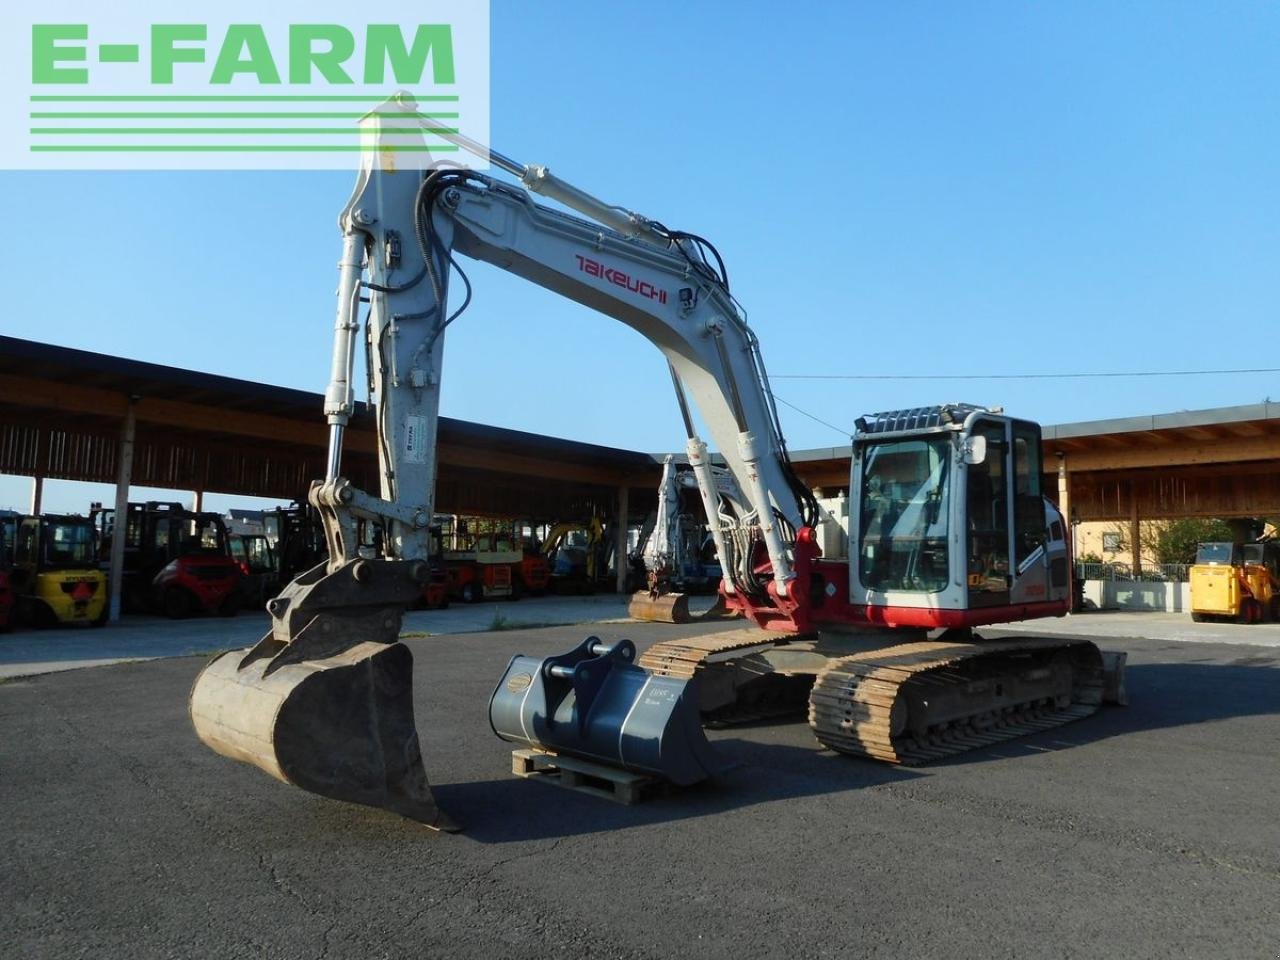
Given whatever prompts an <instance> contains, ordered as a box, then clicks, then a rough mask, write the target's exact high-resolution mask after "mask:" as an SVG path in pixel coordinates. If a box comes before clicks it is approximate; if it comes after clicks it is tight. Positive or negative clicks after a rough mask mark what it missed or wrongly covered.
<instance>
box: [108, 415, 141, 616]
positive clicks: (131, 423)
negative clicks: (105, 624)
mask: <svg viewBox="0 0 1280 960" xmlns="http://www.w3.org/2000/svg"><path fill="white" fill-rule="evenodd" d="M134 403H135V398H134V397H130V398H129V406H128V407H127V408H125V414H124V424H123V425H122V426H121V427H120V447H119V449H118V450H117V451H116V503H115V511H116V512H115V514H114V515H113V524H114V525H113V527H112V531H111V579H110V594H109V600H108V603H109V604H110V607H109V613H108V619H110V621H111V622H112V623H116V622H118V621H119V620H120V589H121V585H122V584H123V583H124V541H125V532H126V531H127V530H128V528H129V483H130V481H131V480H132V479H133V435H134V430H135V428H136V426H137V424H136V420H135V417H134Z"/></svg>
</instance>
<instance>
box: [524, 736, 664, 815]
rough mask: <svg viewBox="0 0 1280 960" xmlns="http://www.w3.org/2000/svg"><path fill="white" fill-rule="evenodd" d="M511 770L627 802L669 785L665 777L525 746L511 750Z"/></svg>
mask: <svg viewBox="0 0 1280 960" xmlns="http://www.w3.org/2000/svg"><path fill="white" fill-rule="evenodd" d="M511 772H512V773H514V774H515V775H516V776H517V777H523V778H525V779H526V780H541V781H542V782H544V783H553V784H555V785H556V786H560V787H565V788H566V789H569V790H576V791H578V792H579V793H587V794H590V795H591V796H593V797H603V798H604V799H606V800H612V801H613V802H614V803H624V804H628V805H630V804H633V803H640V802H641V801H642V800H645V799H647V798H648V797H651V796H653V795H654V794H655V793H657V792H659V791H660V790H661V789H662V788H663V787H664V786H665V785H666V784H665V782H664V781H663V780H660V779H658V778H657V777H651V776H648V775H646V774H643V773H631V772H629V771H627V770H618V769H616V768H614V767H606V766H604V765H603V764H599V763H592V762H591V761H590V760H579V759H578V758H577V757H566V756H561V755H560V754H556V753H551V752H549V751H544V750H528V749H524V748H522V749H519V750H512V751H511Z"/></svg>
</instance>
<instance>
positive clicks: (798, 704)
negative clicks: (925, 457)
mask: <svg viewBox="0 0 1280 960" xmlns="http://www.w3.org/2000/svg"><path fill="white" fill-rule="evenodd" d="M921 633H922V634H923V632H921ZM1123 659H1124V657H1123V654H1104V653H1102V652H1101V651H1099V650H1098V648H1097V647H1096V646H1095V645H1094V644H1092V643H1090V642H1088V641H1063V640H1057V639H1050V638H1043V637H1024V638H1016V639H999V640H975V641H973V642H949V641H947V640H946V639H940V640H933V641H930V640H928V639H926V638H924V637H923V635H922V636H921V638H920V639H917V640H913V641H907V642H903V639H902V637H901V636H900V631H893V633H892V635H890V634H889V632H888V631H874V630H869V631H861V632H858V633H821V634H820V633H811V634H781V633H774V634H769V633H762V632H761V631H759V630H751V629H747V630H733V631H727V632H724V633H714V634H707V635H704V636H701V637H696V638H691V639H687V640H673V641H667V642H663V643H658V644H655V645H654V646H652V647H650V648H649V649H648V650H646V651H645V653H644V654H643V655H642V656H641V657H640V659H639V661H638V662H639V664H640V666H642V667H645V668H646V669H648V670H650V671H652V672H653V673H654V674H655V675H656V676H663V677H679V678H683V679H686V680H690V681H696V683H697V689H698V691H699V706H700V708H701V711H702V715H703V719H704V722H706V723H707V724H708V725H727V724H733V723H745V722H752V721H758V720H765V719H771V718H781V717H788V716H790V717H800V716H804V715H805V714H806V712H807V715H808V719H809V726H810V728H811V729H812V730H813V733H814V736H816V737H817V738H818V740H819V741H820V742H821V743H823V744H824V745H825V746H827V747H830V748H831V749H832V750H835V751H837V752H839V753H846V754H853V755H856V756H863V757H868V758H871V759H875V760H884V761H888V762H890V763H899V764H919V763H926V762H928V761H930V760H937V759H940V758H942V757H945V756H950V755H952V754H956V753H962V752H964V751H966V750H973V749H977V748H979V747H983V746H987V745H989V744H992V743H996V742H999V741H1001V740H1008V739H1012V738H1014V737H1019V736H1025V735H1028V734H1031V733H1035V732H1037V731H1039V730H1044V729H1048V728H1050V727H1054V726H1058V725H1060V724H1063V723H1068V722H1070V721H1072V720H1078V719H1080V718H1082V717H1086V716H1088V715H1089V714H1091V713H1093V712H1094V711H1096V710H1097V709H1098V707H1099V706H1100V705H1101V704H1102V703H1103V702H1106V701H1108V700H1110V701H1111V702H1123V697H1124V691H1123V670H1124V662H1123Z"/></svg>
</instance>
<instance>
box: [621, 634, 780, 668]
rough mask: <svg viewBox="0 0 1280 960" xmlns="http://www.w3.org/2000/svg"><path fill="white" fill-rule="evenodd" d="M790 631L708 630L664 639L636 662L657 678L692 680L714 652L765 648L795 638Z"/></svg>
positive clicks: (715, 653) (714, 654)
mask: <svg viewBox="0 0 1280 960" xmlns="http://www.w3.org/2000/svg"><path fill="white" fill-rule="evenodd" d="M796 636H797V635H796V634H793V633H769V632H768V631H762V630H755V629H746V630H728V631H725V632H724V633H708V634H704V635H703V636H701V637H689V638H687V639H684V640H666V641H664V642H662V643H655V644H654V645H653V646H652V647H650V648H649V649H648V650H646V651H645V652H644V653H642V654H641V655H640V659H639V660H638V661H637V663H639V664H640V666H642V667H644V668H645V669H646V670H648V671H649V672H650V673H656V674H657V675H658V676H660V677H679V678H680V679H682V680H689V679H691V678H692V677H693V676H694V675H695V674H696V673H697V672H698V670H699V669H700V668H701V667H702V666H703V664H705V663H706V662H707V660H708V659H709V658H711V657H713V656H716V655H717V654H722V653H730V652H732V651H734V650H748V649H751V648H752V647H767V646H772V645H774V644H778V643H785V642H786V641H788V640H794V639H795V638H796Z"/></svg>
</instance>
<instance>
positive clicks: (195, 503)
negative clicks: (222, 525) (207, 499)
mask: <svg viewBox="0 0 1280 960" xmlns="http://www.w3.org/2000/svg"><path fill="white" fill-rule="evenodd" d="M202 510H204V491H203V490H196V491H195V495H194V496H192V498H191V512H192V513H200V512H201V511H202Z"/></svg>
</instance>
